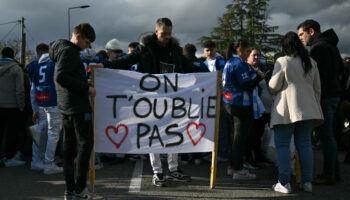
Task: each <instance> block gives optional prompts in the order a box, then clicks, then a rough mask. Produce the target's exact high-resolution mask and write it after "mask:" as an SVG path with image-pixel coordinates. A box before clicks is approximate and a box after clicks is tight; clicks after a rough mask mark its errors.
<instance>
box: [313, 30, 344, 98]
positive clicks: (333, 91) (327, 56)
mask: <svg viewBox="0 0 350 200" xmlns="http://www.w3.org/2000/svg"><path fill="white" fill-rule="evenodd" d="M338 41H339V39H338V36H337V35H336V33H335V32H334V31H333V29H329V30H327V31H325V32H323V33H321V34H320V35H319V37H318V38H317V39H316V40H315V41H313V43H312V44H311V51H310V54H311V57H312V58H313V59H314V60H315V61H316V62H317V67H318V71H319V73H320V79H321V98H330V97H340V96H341V93H342V88H341V84H340V76H341V75H342V72H343V70H344V64H343V60H342V58H341V56H340V53H339V50H338V48H337V44H338Z"/></svg>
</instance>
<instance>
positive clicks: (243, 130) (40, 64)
mask: <svg viewBox="0 0 350 200" xmlns="http://www.w3.org/2000/svg"><path fill="white" fill-rule="evenodd" d="M172 28H173V24H172V22H171V20H170V19H168V18H159V19H158V20H157V21H156V24H155V31H154V33H148V34H144V35H142V36H140V41H139V42H131V43H130V44H129V46H128V53H124V52H123V50H122V49H121V46H120V42H119V41H118V40H117V39H115V38H114V39H111V40H110V41H109V42H107V44H106V49H105V50H101V51H99V52H96V51H95V50H93V49H91V43H92V42H94V40H95V38H96V35H95V31H94V29H93V27H92V26H91V25H90V24H88V23H83V24H79V25H78V26H76V27H75V28H74V30H73V33H72V38H71V40H70V41H68V40H55V41H54V42H52V43H51V44H49V45H48V44H44V43H41V44H39V45H37V48H36V52H37V58H36V59H34V60H33V61H31V62H30V63H29V64H28V65H27V66H25V67H24V66H21V65H20V64H19V63H18V62H17V61H16V60H15V55H14V51H13V50H12V49H11V48H9V47H4V48H3V49H2V51H1V59H0V152H1V154H0V155H1V161H0V163H1V165H3V166H5V167H13V166H21V165H24V164H25V161H24V160H23V154H26V153H27V154H28V152H26V151H25V146H26V143H28V141H32V140H31V138H29V140H26V139H28V135H32V137H33V142H32V144H30V145H31V148H30V149H31V152H30V153H29V154H31V156H32V159H31V165H30V168H31V169H32V170H42V171H43V173H44V174H46V175H49V174H55V173H63V174H64V178H65V182H66V192H65V198H66V199H71V198H73V197H75V198H88V197H89V195H90V194H89V192H88V189H87V187H86V181H87V180H86V179H87V174H88V170H89V160H90V155H91V151H92V147H93V144H94V135H93V129H92V119H91V113H92V108H91V102H90V99H91V98H93V97H94V96H95V95H96V91H95V89H94V87H93V85H92V83H91V81H90V78H91V77H90V76H91V75H90V70H91V68H111V69H124V70H133V71H137V72H141V73H151V74H162V73H193V72H215V71H221V72H222V89H221V92H222V100H221V106H220V107H221V110H220V116H219V117H220V125H219V155H218V161H219V162H227V175H228V176H232V178H233V180H253V179H256V175H255V174H254V173H252V172H251V171H252V170H256V169H259V168H262V167H265V166H269V165H273V164H274V163H273V160H272V159H271V158H269V157H268V156H267V154H266V152H265V151H264V149H263V148H262V137H263V135H264V134H266V129H268V130H271V131H273V135H274V138H273V139H274V143H275V148H276V158H277V167H278V180H277V183H276V184H275V185H273V187H272V188H273V190H274V191H276V192H281V193H291V192H292V189H291V185H290V182H291V181H290V179H291V155H290V143H291V138H292V136H293V137H294V143H295V147H296V150H297V153H296V154H297V157H298V160H299V161H300V166H301V181H302V185H301V187H302V188H303V189H304V191H306V192H312V184H323V185H334V184H337V183H338V182H340V181H341V173H340V171H339V160H338V147H337V145H338V144H339V141H341V139H340V140H337V138H339V137H338V135H339V134H338V133H337V132H339V130H340V132H342V131H343V130H344V128H345V127H344V122H345V119H346V118H347V116H348V114H349V110H350V90H349V89H350V88H349V79H348V77H347V75H348V73H349V70H348V65H349V59H348V60H346V59H345V60H343V59H342V58H341V55H340V53H339V50H338V48H337V44H338V37H337V35H336V33H335V32H334V31H333V29H329V30H326V31H324V32H321V28H320V24H319V23H318V22H316V21H315V20H306V21H304V22H302V23H301V24H300V25H299V26H298V27H297V28H296V32H288V33H287V34H285V35H284V36H283V38H282V40H281V43H280V47H281V52H278V53H276V54H275V57H274V60H273V61H272V62H273V64H270V65H269V64H268V62H267V60H266V58H264V57H262V55H261V53H262V52H261V50H260V49H258V48H256V47H255V44H251V43H249V41H246V40H244V39H239V40H237V41H235V42H234V43H229V44H227V48H226V49H225V51H224V52H221V54H220V53H219V52H217V49H216V45H215V42H213V41H206V42H205V43H204V44H203V49H204V50H203V54H204V57H201V58H197V57H196V47H195V45H193V44H186V45H185V46H184V48H181V47H180V44H179V41H178V40H177V39H176V38H174V37H173V36H172ZM305 46H310V51H308V50H307V49H306V48H305ZM344 61H346V62H344ZM97 92H98V91H97ZM339 113H341V114H339ZM339 116H342V117H339ZM339 124H340V125H339ZM338 125H339V126H340V128H339V127H338ZM28 127H30V129H28ZM29 130H30V131H29ZM313 138H318V139H319V142H320V144H321V149H322V153H323V171H322V174H320V175H318V176H314V175H313V174H312V172H313V168H314V166H313V150H312V144H313V140H312V139H313ZM347 143H349V141H348V142H347ZM348 149H349V148H348ZM60 156H61V159H62V162H63V163H62V166H61V164H58V163H59V161H58V160H57V158H60ZM127 157H128V158H129V159H130V160H137V159H148V158H149V160H150V164H151V166H152V170H153V173H154V176H153V179H152V183H153V184H154V185H155V186H161V187H162V186H165V185H166V180H174V181H183V182H189V181H191V177H190V176H188V175H186V174H185V173H184V172H183V171H182V170H181V169H180V168H179V164H189V163H192V162H193V163H194V164H200V163H201V162H202V161H203V160H210V159H211V158H210V156H209V158H208V155H206V154H203V153H193V154H184V155H178V154H168V155H167V157H166V158H165V159H166V160H167V163H168V170H167V172H166V173H164V172H163V167H162V162H161V158H162V156H161V155H160V154H153V153H151V154H149V157H148V156H145V155H133V154H131V155H125V154H105V153H95V158H96V159H95V167H96V169H100V168H102V167H103V163H104V162H108V163H110V164H118V163H121V162H123V161H124V160H125V159H127ZM345 162H346V163H350V151H349V150H347V155H346V158H345ZM0 170H1V169H0Z"/></svg>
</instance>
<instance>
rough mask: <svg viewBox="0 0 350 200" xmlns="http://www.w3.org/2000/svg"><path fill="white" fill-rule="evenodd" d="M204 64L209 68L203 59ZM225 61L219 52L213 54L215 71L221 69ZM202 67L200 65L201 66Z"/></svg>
mask: <svg viewBox="0 0 350 200" xmlns="http://www.w3.org/2000/svg"><path fill="white" fill-rule="evenodd" d="M203 64H204V66H205V67H206V69H208V70H209V66H208V61H207V60H205V61H204V62H203ZM225 64H226V61H225V59H224V57H222V56H221V55H220V54H216V56H215V67H216V71H219V70H220V71H222V70H223V69H224V67H225ZM201 67H202V66H201Z"/></svg>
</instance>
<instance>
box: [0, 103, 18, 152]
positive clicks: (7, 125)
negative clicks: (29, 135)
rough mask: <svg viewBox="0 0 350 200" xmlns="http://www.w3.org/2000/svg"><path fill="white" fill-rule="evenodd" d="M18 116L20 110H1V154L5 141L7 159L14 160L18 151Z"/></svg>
mask: <svg viewBox="0 0 350 200" xmlns="http://www.w3.org/2000/svg"><path fill="white" fill-rule="evenodd" d="M18 115H19V110H18V108H0V154H1V151H2V148H3V147H2V145H3V139H5V156H6V158H7V159H10V158H12V157H13V156H14V155H15V153H16V152H17V150H18V128H19V125H18ZM0 156H1V155H0Z"/></svg>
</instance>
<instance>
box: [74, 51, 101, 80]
mask: <svg viewBox="0 0 350 200" xmlns="http://www.w3.org/2000/svg"><path fill="white" fill-rule="evenodd" d="M80 58H81V61H82V62H83V64H84V67H85V71H86V68H87V66H89V65H93V64H98V63H103V62H104V58H103V57H102V56H100V55H96V52H95V51H94V50H92V49H85V50H84V51H82V52H81V54H80ZM86 76H87V78H88V79H90V78H91V73H90V72H87V73H86Z"/></svg>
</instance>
